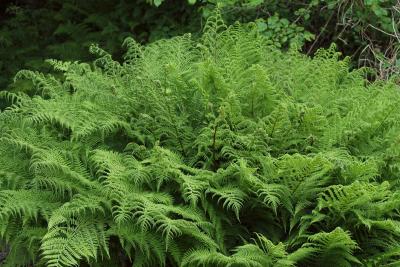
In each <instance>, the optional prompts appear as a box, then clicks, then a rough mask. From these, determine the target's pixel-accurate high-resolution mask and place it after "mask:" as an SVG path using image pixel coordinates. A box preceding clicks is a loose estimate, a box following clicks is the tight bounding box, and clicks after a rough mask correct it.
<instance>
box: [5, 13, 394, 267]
mask: <svg viewBox="0 0 400 267" xmlns="http://www.w3.org/2000/svg"><path fill="white" fill-rule="evenodd" d="M124 47H125V48H126V51H127V52H126V54H125V55H124V56H123V58H124V61H123V62H122V63H120V62H118V61H114V60H113V59H112V56H111V55H110V54H109V53H107V52H105V51H104V50H103V49H101V48H100V47H99V46H91V49H90V51H91V52H92V54H94V55H95V57H96V59H95V60H94V62H93V63H90V64H89V63H81V62H71V61H67V62H63V61H58V60H49V61H48V63H49V64H50V65H52V66H53V68H54V72H56V74H54V75H50V74H43V73H39V72H34V71H28V70H23V71H20V72H19V73H18V75H17V76H16V79H17V80H21V79H22V80H24V81H25V82H26V83H28V84H30V85H31V86H32V87H33V88H34V90H33V92H36V93H35V94H33V95H31V96H29V95H26V94H24V93H11V92H7V93H4V92H3V93H2V97H3V98H4V99H5V100H6V101H8V107H7V108H6V109H5V110H4V111H2V112H1V113H0V138H1V142H0V153H1V157H0V218H1V220H0V236H1V240H2V243H1V246H2V248H3V249H4V251H7V257H6V259H5V261H4V262H3V265H4V266H27V265H31V264H34V265H35V266H54V267H56V266H57V267H58V266H59V267H62V266H79V265H81V266H86V265H89V266H126V265H132V266H232V267H233V266H251V267H253V266H257V267H258V266H260V267H261V266H363V265H364V266H396V265H398V264H400V251H399V247H400V217H399V210H398V207H399V204H400V194H399V191H398V190H399V182H398V180H399V178H400V173H399V170H400V168H399V166H400V165H399V161H400V150H399V148H398V143H399V132H400V125H399V121H400V115H399V113H398V112H396V107H397V106H398V103H399V101H400V91H399V90H398V89H399V88H398V86H397V85H396V84H395V83H394V82H392V81H387V82H383V81H378V82H375V83H369V82H368V81H367V80H366V79H365V78H364V75H365V71H364V70H363V69H360V70H354V71H349V62H350V60H349V59H348V58H345V59H344V60H340V59H339V56H340V55H339V53H338V52H336V50H335V47H334V46H332V47H330V48H329V49H326V50H319V51H318V52H317V53H316V55H315V57H313V58H310V57H307V56H305V55H302V54H300V53H299V52H298V51H297V50H295V49H293V48H292V49H290V50H289V51H288V52H282V51H279V50H277V49H276V48H275V47H274V46H272V45H271V44H270V39H269V38H268V37H266V36H264V35H263V34H261V33H260V29H259V28H257V24H256V23H251V24H243V25H241V24H239V23H236V24H234V25H232V26H229V27H228V26H226V25H225V23H224V22H223V20H222V18H221V15H220V14H219V13H218V12H217V13H215V14H214V15H212V16H211V17H210V18H209V19H208V21H207V24H206V25H205V30H204V33H203V35H202V37H201V38H200V39H198V38H194V37H193V36H191V35H190V34H186V35H183V36H178V37H174V38H171V39H162V40H159V41H156V42H153V43H150V44H148V45H146V46H142V45H140V44H139V43H138V42H137V41H135V40H134V39H132V38H127V39H126V40H125V42H124Z"/></svg>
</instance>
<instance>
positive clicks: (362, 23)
mask: <svg viewBox="0 0 400 267" xmlns="http://www.w3.org/2000/svg"><path fill="white" fill-rule="evenodd" d="M215 6H219V7H220V8H221V10H222V13H223V16H224V17H225V19H226V20H227V22H228V23H233V22H234V21H236V20H239V21H242V22H252V21H256V22H257V24H259V30H260V31H261V32H262V33H263V34H264V35H265V36H267V37H268V38H269V39H270V40H271V42H272V43H273V44H274V45H276V46H278V47H282V48H287V47H289V46H291V45H295V46H297V47H301V48H302V49H303V51H304V52H306V53H307V54H309V55H310V54H312V53H314V52H315V51H316V50H317V49H318V48H319V47H329V45H330V44H331V43H332V42H335V43H337V45H338V49H339V50H340V51H342V52H343V53H344V54H345V55H349V56H352V59H353V62H354V65H358V66H371V67H374V68H376V69H377V70H378V77H379V78H384V79H386V78H387V77H389V76H390V75H391V74H392V73H395V72H398V69H399V66H400V61H399V60H398V58H399V56H398V51H399V43H400V42H399V36H400V35H399V30H398V29H399V21H400V20H399V18H400V12H399V11H400V3H399V2H398V1H396V0H365V1H353V0H349V1H347V0H346V1H343V0H340V1H338V0H313V1H275V0H266V1H262V0H197V1H196V0H180V1H171V0H165V1H164V0H157V1H153V0H147V1H145V0H118V1H111V0H100V1H94V0H89V1H76V0H65V1H64V0H63V1H61V0H39V1H31V0H18V1H17V0H14V1H3V2H2V3H1V14H0V21H1V26H0V73H1V75H0V88H1V89H7V88H8V90H15V88H18V90H24V89H23V88H24V86H23V85H21V84H18V85H13V84H12V83H11V80H12V78H13V76H14V75H15V73H16V72H17V71H18V70H20V69H21V68H30V69H36V70H42V71H43V70H45V71H49V70H50V68H49V66H48V65H47V64H45V63H44V59H47V58H57V59H60V60H79V61H88V60H90V59H92V58H91V57H90V56H88V55H87V53H86V51H87V48H88V46H89V45H90V44H91V43H98V44H100V45H101V46H102V47H104V48H105V49H107V51H109V52H110V53H112V54H113V55H114V56H116V58H117V59H118V58H119V57H120V55H121V53H122V50H121V49H120V48H119V47H120V43H121V42H122V41H123V40H124V38H126V37H127V36H134V38H135V39H136V40H138V41H139V42H141V43H147V42H149V41H154V40H158V39H160V38H164V37H171V36H175V35H177V34H182V33H184V32H192V33H193V34H198V33H199V32H200V29H201V28H202V25H203V24H204V19H205V18H207V17H208V16H209V14H210V12H211V11H212V10H213V9H214V8H215ZM25 89H26V88H25Z"/></svg>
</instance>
